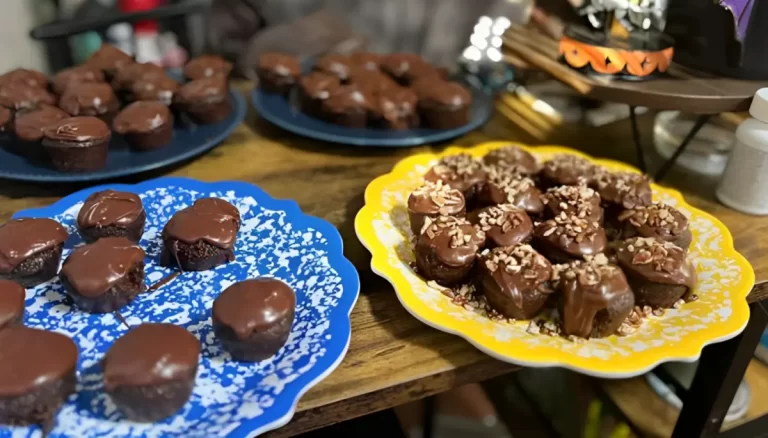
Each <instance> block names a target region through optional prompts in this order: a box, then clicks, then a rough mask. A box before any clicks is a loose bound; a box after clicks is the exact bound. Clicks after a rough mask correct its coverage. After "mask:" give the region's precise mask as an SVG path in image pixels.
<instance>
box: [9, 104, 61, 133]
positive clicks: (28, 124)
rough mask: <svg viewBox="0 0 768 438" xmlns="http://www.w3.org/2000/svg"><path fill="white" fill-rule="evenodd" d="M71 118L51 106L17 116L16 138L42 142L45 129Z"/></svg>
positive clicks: (15, 124) (14, 128)
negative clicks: (54, 123)
mask: <svg viewBox="0 0 768 438" xmlns="http://www.w3.org/2000/svg"><path fill="white" fill-rule="evenodd" d="M67 117H69V114H67V113H66V112H65V111H63V110H62V109H60V108H57V107H55V106H51V105H40V107H38V108H36V109H34V110H30V111H25V112H20V113H18V114H16V119H15V120H14V121H13V130H14V132H15V133H16V136H17V137H18V138H19V139H21V140H24V141H40V139H41V138H43V131H44V130H45V127H46V126H48V125H49V124H51V123H53V122H57V121H59V120H62V119H66V118H67Z"/></svg>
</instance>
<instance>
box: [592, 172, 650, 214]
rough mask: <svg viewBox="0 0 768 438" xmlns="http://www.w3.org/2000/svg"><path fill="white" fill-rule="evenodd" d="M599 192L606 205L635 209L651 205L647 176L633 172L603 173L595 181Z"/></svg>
mask: <svg viewBox="0 0 768 438" xmlns="http://www.w3.org/2000/svg"><path fill="white" fill-rule="evenodd" d="M595 185H596V186H597V192H598V193H600V197H601V198H602V200H603V203H605V204H606V205H618V206H621V207H623V208H635V207H642V206H646V205H651V195H652V192H651V184H650V180H649V179H648V176H647V175H642V174H639V173H632V172H602V173H600V174H599V175H598V176H597V178H596V179H595Z"/></svg>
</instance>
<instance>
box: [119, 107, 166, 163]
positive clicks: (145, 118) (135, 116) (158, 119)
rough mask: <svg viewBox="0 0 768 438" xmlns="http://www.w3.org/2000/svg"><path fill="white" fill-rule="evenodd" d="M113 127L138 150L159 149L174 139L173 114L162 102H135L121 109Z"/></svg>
mask: <svg viewBox="0 0 768 438" xmlns="http://www.w3.org/2000/svg"><path fill="white" fill-rule="evenodd" d="M112 127H113V128H114V130H115V132H116V133H118V134H120V135H123V136H124V137H125V140H126V141H127V142H128V144H129V145H130V146H131V147H132V148H134V149H136V150H138V151H149V150H153V149H159V148H162V147H163V146H166V145H168V144H169V143H170V142H171V140H173V115H172V114H171V110H169V109H168V107H167V106H166V105H165V104H163V103H162V102H157V101H139V102H133V103H132V104H130V105H128V106H126V107H125V108H123V110H122V111H120V113H119V114H118V115H117V117H115V120H114V122H113V123H112Z"/></svg>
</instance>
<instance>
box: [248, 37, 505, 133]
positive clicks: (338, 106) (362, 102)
mask: <svg viewBox="0 0 768 438" xmlns="http://www.w3.org/2000/svg"><path fill="white" fill-rule="evenodd" d="M257 73H258V76H259V86H258V87H257V88H256V89H255V90H254V91H253V94H252V102H253V105H254V107H256V110H257V111H258V112H259V114H260V115H261V116H262V117H264V119H266V120H268V121H269V122H271V123H273V124H275V125H277V126H279V127H281V128H283V129H285V130H287V131H291V132H293V133H296V134H299V135H303V136H305V137H310V138H314V139H318V140H323V141H330V142H334V143H344V144H350V145H356V146H390V147H408V146H416V145H420V144H425V143H434V142H439V141H443V140H447V139H450V138H454V137H457V136H459V135H462V134H464V133H466V132H469V131H471V130H473V129H475V128H477V127H479V126H481V125H482V124H484V123H485V122H486V121H487V120H488V118H489V117H490V115H491V110H492V101H493V98H492V96H490V95H488V94H486V93H485V92H484V91H482V90H480V89H478V88H476V87H472V86H469V85H466V84H463V83H461V82H460V81H453V80H451V78H449V75H448V72H447V70H445V69H442V68H439V67H435V66H433V65H431V64H429V63H428V62H427V61H425V60H424V59H423V58H421V57H420V56H418V55H415V54H412V53H393V54H389V55H382V54H377V53H371V52H356V53H352V54H351V55H348V56H347V55H341V54H335V53H334V54H329V55H325V56H322V57H320V58H317V59H316V60H314V59H312V60H309V61H308V62H306V63H304V64H300V63H299V61H298V59H296V58H295V57H293V56H289V55H286V54H282V53H265V54H263V55H261V57H260V58H259V64H258V67H257Z"/></svg>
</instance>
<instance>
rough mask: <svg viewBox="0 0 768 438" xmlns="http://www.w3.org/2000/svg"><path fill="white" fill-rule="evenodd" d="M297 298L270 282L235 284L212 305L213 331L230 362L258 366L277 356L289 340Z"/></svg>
mask: <svg viewBox="0 0 768 438" xmlns="http://www.w3.org/2000/svg"><path fill="white" fill-rule="evenodd" d="M295 310H296V294H295V293H294V291H293V289H291V287H290V286H288V285H287V284H285V283H283V282H282V281H280V280H276V279H273V278H256V279H252V280H246V281H241V282H238V283H235V284H233V285H231V286H229V287H228V288H226V289H225V290H224V292H222V293H221V295H219V296H218V298H216V300H215V301H214V302H213V311H212V320H213V331H214V333H215V334H216V337H217V338H218V339H219V341H220V342H221V343H222V345H223V346H224V349H225V350H227V351H228V352H229V353H230V354H231V355H232V358H233V359H235V360H240V361H245V362H258V361H260V360H265V359H268V358H270V357H272V356H274V355H275V353H277V351H278V350H280V348H281V347H282V346H283V345H284V344H285V341H287V340H288V335H289V334H290V333H291V326H292V325H293V317H294V312H295Z"/></svg>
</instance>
